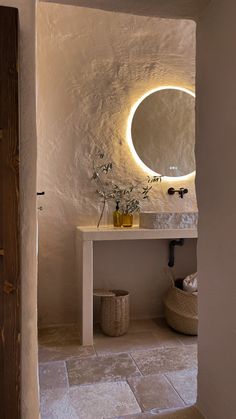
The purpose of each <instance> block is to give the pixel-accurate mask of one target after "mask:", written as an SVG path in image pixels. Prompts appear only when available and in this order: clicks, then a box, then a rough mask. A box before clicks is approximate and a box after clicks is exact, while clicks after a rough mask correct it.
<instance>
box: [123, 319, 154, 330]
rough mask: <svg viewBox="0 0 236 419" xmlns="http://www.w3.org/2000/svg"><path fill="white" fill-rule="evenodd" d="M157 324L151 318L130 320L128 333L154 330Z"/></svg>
mask: <svg viewBox="0 0 236 419" xmlns="http://www.w3.org/2000/svg"><path fill="white" fill-rule="evenodd" d="M156 331H158V326H157V323H156V321H155V320H153V319H140V320H130V324H129V333H139V332H154V333H155V332H156Z"/></svg>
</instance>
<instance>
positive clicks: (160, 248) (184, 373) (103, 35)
mask: <svg viewBox="0 0 236 419" xmlns="http://www.w3.org/2000/svg"><path fill="white" fill-rule="evenodd" d="M195 30H196V28H195V23H194V22H193V21H189V20H188V21H187V20H170V19H161V18H155V17H145V16H136V15H130V14H124V13H117V12H112V11H110V12H107V11H101V10H97V9H92V8H91V9H89V8H85V7H75V6H69V5H67V6H65V5H57V4H51V3H40V4H39V6H38V66H37V77H38V87H39V91H38V141H39V149H38V190H43V191H45V196H42V197H39V198H38V203H39V205H38V206H39V207H42V208H41V209H42V210H40V211H39V304H38V309H39V357H40V358H39V361H40V367H39V371H40V379H41V392H42V402H41V403H42V404H41V411H42V416H43V415H45V417H50V416H49V415H51V417H53V415H57V414H59V412H63V415H64V416H62V417H65V418H66V417H67V416H68V415H69V414H71V415H72V414H74V415H76V414H77V415H78V416H79V417H80V416H81V417H85V418H86V419H87V418H89V417H93V418H94V417H118V416H122V415H123V416H124V415H131V414H132V415H135V414H140V413H141V412H142V411H145V412H151V413H152V414H153V413H154V412H156V413H158V412H160V411H165V410H169V409H173V408H181V407H185V406H188V405H191V404H194V402H195V399H196V375H197V366H196V358H197V356H196V351H197V349H196V346H197V343H196V338H195V337H187V336H184V335H180V334H177V333H176V332H174V331H173V330H171V329H170V328H169V327H168V326H167V325H166V323H165V320H164V319H163V297H164V295H165V293H166V291H167V290H168V288H169V286H170V282H169V280H168V278H167V275H166V271H165V270H164V268H165V267H166V265H167V260H168V241H167V240H163V241H153V240H152V241H151V240H150V241H149V240H144V241H142V243H141V242H139V243H138V242H137V241H136V240H135V239H134V240H133V241H126V240H124V241H122V240H121V241H119V242H114V243H112V244H111V243H110V242H106V243H105V242H102V241H97V242H96V243H95V245H94V249H93V250H94V286H95V288H105V289H116V288H121V289H122V288H124V289H127V288H128V290H129V292H130V295H131V318H132V321H131V326H130V329H129V332H128V334H127V335H125V336H123V337H119V338H110V337H106V336H104V335H103V334H102V333H101V331H100V329H99V326H98V324H97V323H96V322H95V323H96V324H95V327H94V336H95V340H94V342H95V345H94V347H92V346H86V347H81V345H80V336H79V332H78V328H77V325H76V323H77V311H78V294H77V283H76V280H77V276H76V252H75V245H74V236H75V229H76V226H78V225H81V226H85V225H91V224H92V225H94V224H96V221H97V213H98V208H97V207H98V203H97V198H96V193H95V190H94V187H93V186H92V185H91V174H92V164H91V160H92V158H93V153H94V152H95V150H96V149H103V150H104V149H105V151H106V154H107V155H108V156H109V157H111V156H112V158H113V160H114V162H115V166H116V167H117V168H118V170H117V173H118V179H119V182H124V180H125V179H128V181H131V180H132V178H133V177H134V178H135V179H138V180H139V179H140V178H142V177H144V176H145V175H144V174H143V172H142V171H141V169H140V168H139V167H137V165H136V163H135V161H133V160H132V156H131V154H130V152H129V148H128V144H127V142H126V139H125V133H126V121H127V118H128V114H129V110H130V107H131V106H132V104H133V103H134V102H135V100H136V99H137V98H138V97H140V96H142V94H143V93H144V92H145V91H148V90H151V89H152V88H155V87H157V85H161V84H163V85H173V84H174V85H181V86H182V87H185V88H187V89H192V90H194V81H195ZM167 186H168V187H169V186H175V187H176V188H179V187H187V188H188V189H189V194H188V198H186V197H184V198H183V199H180V198H179V197H178V196H177V195H175V196H173V197H171V199H170V197H169V196H168V195H167V193H166V191H167V189H168V188H167ZM154 195H155V196H153V197H152V198H151V202H150V205H151V206H153V205H158V208H159V210H160V209H161V210H162V212H166V211H170V212H171V211H172V212H181V211H182V212H184V211H197V204H196V197H195V186H194V174H193V175H192V177H190V178H189V179H188V180H187V181H185V183H184V184H182V180H181V181H180V180H178V181H176V180H175V181H174V184H171V185H170V184H169V183H168V182H165V180H163V181H162V183H161V184H160V185H157V187H156V188H155V194H154ZM172 198H173V199H172ZM147 209H148V208H147ZM109 214H112V208H111V207H110V212H109V213H108V214H107V216H108V223H109V220H110V218H109V217H110V215H109ZM195 271H196V239H188V240H186V244H185V246H184V247H183V248H178V249H177V251H176V264H175V267H174V276H175V277H176V278H178V277H185V276H187V275H188V274H191V273H192V272H195ZM98 312H99V303H97V302H96V301H95V311H94V319H95V321H96V320H98V319H99V314H98ZM153 319H154V320H153ZM161 392H163V397H160V398H158V397H156V395H157V393H160V394H161ZM104 395H106V397H107V395H109V402H107V404H106V403H105V401H104V399H103V397H104ZM63 409H64V410H63ZM96 409H97V410H96ZM47 415H48V416H47ZM66 415H67V416H66ZM96 415H97V416H96ZM99 415H100V416H99ZM68 417H70V416H68ZM75 417H76V416H75Z"/></svg>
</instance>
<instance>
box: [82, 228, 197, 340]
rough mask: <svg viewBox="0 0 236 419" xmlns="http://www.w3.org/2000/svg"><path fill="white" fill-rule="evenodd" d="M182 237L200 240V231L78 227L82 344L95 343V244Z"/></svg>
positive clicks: (186, 229)
mask: <svg viewBox="0 0 236 419" xmlns="http://www.w3.org/2000/svg"><path fill="white" fill-rule="evenodd" d="M180 238H183V239H184V238H197V229H196V228H194V229H189V228H183V229H144V228H139V227H138V226H133V227H127V228H124V227H122V228H117V227H113V226H106V227H99V228H97V227H89V226H85V227H77V228H76V259H77V284H78V308H79V313H78V324H79V328H80V333H81V343H82V345H92V344H93V242H94V241H109V240H161V239H162V240H171V239H180ZM118 287H119V285H118Z"/></svg>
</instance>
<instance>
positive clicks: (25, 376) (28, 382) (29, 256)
mask: <svg viewBox="0 0 236 419" xmlns="http://www.w3.org/2000/svg"><path fill="white" fill-rule="evenodd" d="M0 5H1V6H8V7H16V8H18V10H19V64H20V65H19V68H20V73H19V93H20V96H19V98H20V203H21V208H20V222H21V304H22V318H21V322H22V326H21V333H22V334H21V417H22V418H24V419H38V417H39V402H38V345H37V265H36V239H37V237H36V151H37V143H36V106H35V105H36V98H35V6H36V3H35V2H34V1H28V0H6V1H4V0H0ZM9 419H10V418H9Z"/></svg>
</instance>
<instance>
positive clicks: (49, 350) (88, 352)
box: [38, 342, 96, 362]
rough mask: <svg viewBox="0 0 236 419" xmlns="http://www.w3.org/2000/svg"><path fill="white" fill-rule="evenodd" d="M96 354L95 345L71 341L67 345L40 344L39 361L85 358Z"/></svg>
mask: <svg viewBox="0 0 236 419" xmlns="http://www.w3.org/2000/svg"><path fill="white" fill-rule="evenodd" d="M92 356H96V354H95V351H94V348H93V346H81V345H79V344H78V343H72V342H69V343H67V344H66V345H65V344H62V345H58V346H53V345H49V344H48V345H47V344H44V345H39V352H38V357H39V362H50V361H63V360H67V359H70V358H72V357H77V358H85V357H92Z"/></svg>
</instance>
